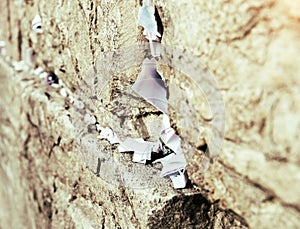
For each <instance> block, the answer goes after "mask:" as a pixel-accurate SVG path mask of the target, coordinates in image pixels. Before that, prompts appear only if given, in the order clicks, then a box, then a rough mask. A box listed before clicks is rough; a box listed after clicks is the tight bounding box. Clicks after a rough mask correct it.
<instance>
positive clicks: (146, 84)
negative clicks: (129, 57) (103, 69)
mask: <svg viewBox="0 0 300 229" xmlns="http://www.w3.org/2000/svg"><path fill="white" fill-rule="evenodd" d="M132 89H133V90H134V91H135V92H136V93H137V94H139V95H140V96H142V97H143V98H144V99H145V100H147V101H148V102H149V103H150V104H152V105H153V106H155V107H156V108H157V109H158V110H160V111H162V112H163V113H165V114H167V113H168V100H167V89H166V86H165V83H164V81H163V80H162V78H161V76H160V75H159V74H158V72H157V71H156V60H155V59H151V60H149V59H147V58H146V59H145V60H144V61H143V65H142V71H141V72H140V74H139V75H138V77H137V79H136V81H135V83H134V84H133V85H132Z"/></svg>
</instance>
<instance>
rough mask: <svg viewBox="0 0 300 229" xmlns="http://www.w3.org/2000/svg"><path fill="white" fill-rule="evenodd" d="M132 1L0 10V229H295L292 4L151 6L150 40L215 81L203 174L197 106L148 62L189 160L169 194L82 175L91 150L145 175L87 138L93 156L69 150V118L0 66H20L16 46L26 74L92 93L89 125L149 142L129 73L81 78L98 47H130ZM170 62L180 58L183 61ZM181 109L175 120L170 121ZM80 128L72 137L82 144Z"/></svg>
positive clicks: (32, 82)
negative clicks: (154, 37) (219, 103)
mask: <svg viewBox="0 0 300 229" xmlns="http://www.w3.org/2000/svg"><path fill="white" fill-rule="evenodd" d="M139 4H140V2H139V1H108V0H102V1H100V0H98V1H97V0H94V1H63V0H62V1H55V2H54V1H9V0H8V1H2V2H0V9H1V10H2V17H1V18H0V24H1V29H0V40H5V41H6V43H7V52H8V56H10V57H12V59H9V58H5V57H1V62H0V63H1V65H0V70H1V71H0V72H1V75H0V77H1V81H2V84H1V90H0V93H1V100H0V105H1V106H0V108H1V116H0V118H1V122H0V123H1V124H0V125H1V132H0V135H1V139H2V143H1V146H0V149H1V158H2V160H1V163H0V165H1V167H0V173H1V174H0V175H1V176H0V177H1V178H0V183H1V185H0V194H1V195H0V205H1V209H0V210H1V211H0V227H4V228H18V227H28V228H35V227H37V228H40V227H42V228H44V227H46V228H48V227H53V228H61V227H67V228H69V227H75V228H88V227H94V228H101V227H107V228H116V227H117V228H118V227H119V228H132V227H137V228H140V227H142V228H144V227H151V228H243V227H251V228H272V227H276V228H297V226H298V225H299V223H300V199H299V197H300V190H299V185H297V184H299V181H300V168H299V166H300V158H299V154H298V153H297V150H298V148H299V144H300V143H299V141H298V139H299V131H298V129H299V124H300V118H299V117H300V116H299V110H300V107H299V102H300V101H299V100H300V97H299V95H298V91H299V79H298V75H299V73H300V68H299V64H298V63H300V43H299V41H298V40H299V37H300V33H299V31H300V30H299V20H300V14H299V12H300V11H299V9H300V1H298V0H297V1H293V2H291V1H287V0H285V1H274V0H270V1H263V0H255V1H251V2H250V1H242V0H232V1H217V0H213V1H196V0H193V1H176V0H169V1H160V0H158V1H156V5H157V9H158V11H159V13H160V17H161V19H162V23H163V27H164V34H163V39H162V42H163V44H166V45H171V46H179V47H181V48H182V49H186V50H189V51H190V52H192V53H193V56H195V57H198V58H199V59H200V60H201V62H202V63H203V64H204V65H205V66H207V67H208V68H209V70H210V71H211V72H212V73H213V75H214V76H215V79H216V80H217V82H218V85H219V88H220V91H221V93H222V94H223V96H224V101H225V108H226V125H225V128H226V129H225V135H224V144H223V146H222V150H221V152H212V153H213V154H217V153H219V154H218V157H217V158H215V160H214V163H213V164H211V165H210V168H209V169H208V170H205V169H203V168H202V167H201V166H202V165H203V163H202V160H203V158H204V157H203V152H202V151H201V150H202V149H203V144H205V142H206V143H208V144H209V143H210V141H211V137H213V136H212V135H211V133H212V132H210V131H211V130H210V126H209V124H210V123H211V120H213V118H214V117H211V113H210V112H209V105H210V104H206V103H205V99H204V98H203V96H202V95H199V93H198V90H197V89H196V85H194V84H193V82H191V81H190V80H189V78H188V77H191V76H186V75H185V74H183V73H181V72H180V70H181V69H180V68H179V69H177V70H178V71H174V70H173V69H170V68H169V67H166V66H160V68H159V70H160V72H161V74H162V75H163V76H164V77H165V79H166V80H167V82H168V83H169V85H170V98H169V100H170V101H171V105H172V107H171V108H170V114H171V118H172V124H173V125H174V128H176V130H177V131H178V133H179V134H180V136H181V138H182V142H183V145H184V148H185V149H186V153H187V154H188V155H189V157H188V159H189V162H190V164H189V167H188V173H189V176H190V178H191V180H192V182H193V184H195V185H197V186H198V187H195V186H194V187H192V185H190V186H189V188H187V189H186V190H173V188H172V186H171V184H170V182H169V181H166V182H164V181H163V180H160V179H157V180H155V179H154V180H155V182H152V183H153V184H154V186H152V187H150V188H147V189H145V188H144V189H138V188H135V187H133V186H132V187H131V186H130V185H127V186H125V187H121V186H118V184H113V182H107V180H109V179H107V178H109V176H110V174H109V171H107V170H105V168H102V170H100V174H95V173H98V172H99V171H97V158H98V157H99V155H98V154H97V153H99V154H101V155H103V157H105V156H107V155H108V156H107V157H108V158H113V160H114V163H115V167H116V168H117V169H118V168H121V169H120V171H121V172H122V173H124V171H127V168H131V169H132V170H133V171H134V172H133V173H135V174H137V175H140V176H141V177H143V176H144V177H147V176H149V172H151V171H152V172H153V171H156V170H155V168H152V167H146V168H143V167H141V166H139V165H134V164H132V163H131V162H130V155H121V154H118V153H117V151H116V149H115V148H114V147H111V146H110V145H109V144H108V143H106V142H105V141H98V142H97V144H96V145H95V144H94V143H93V142H95V140H93V141H92V144H91V145H88V147H95V148H96V149H97V150H95V153H94V154H85V150H84V146H85V145H84V144H83V145H81V146H80V145H78V142H77V141H78V133H77V132H76V131H77V129H78V127H79V129H80V128H81V126H80V122H74V120H77V119H78V117H79V118H80V117H81V116H78V115H77V114H78V113H80V112H81V111H78V110H76V109H75V110H74V107H73V106H72V104H70V102H69V101H68V99H65V98H63V97H61V96H60V95H59V93H58V91H57V90H56V89H53V88H52V87H49V86H46V85H45V83H44V82H43V81H42V80H40V79H38V78H37V77H36V76H33V75H32V74H31V73H30V72H29V71H24V72H22V73H17V72H15V71H14V70H13V68H12V67H11V63H12V62H13V60H14V61H16V60H22V59H23V60H25V61H26V62H28V58H27V53H28V49H29V50H33V51H34V52H35V58H34V59H35V64H33V65H32V64H31V67H36V66H41V67H43V68H45V69H47V70H52V71H54V72H55V73H56V74H57V75H58V76H59V78H60V79H61V80H62V81H63V83H64V84H65V86H66V89H67V91H68V92H69V93H70V94H71V95H72V96H73V97H75V98H76V97H77V96H80V95H81V96H82V94H83V93H85V95H86V98H89V97H88V96H92V95H94V94H95V92H96V94H97V96H99V97H100V98H101V99H102V100H99V98H98V100H97V101H96V102H94V103H93V102H88V101H89V100H86V101H85V102H86V103H88V106H87V107H86V110H85V111H88V112H91V113H93V114H95V115H96V116H97V119H98V121H99V122H101V125H105V126H111V127H112V128H113V129H114V130H116V132H117V133H118V134H119V135H120V136H121V137H122V138H125V137H126V136H129V135H130V136H132V137H144V138H146V139H150V140H155V137H156V136H155V133H157V130H158V129H159V128H160V126H159V124H158V123H159V121H160V119H161V114H160V113H159V112H157V111H156V110H155V109H154V108H153V107H151V106H149V105H148V104H147V103H145V102H143V101H141V100H139V99H138V98H135V97H130V96H129V95H130V91H127V90H129V86H130V85H131V84H132V83H133V82H134V80H135V78H136V75H137V74H138V72H139V70H140V68H139V67H132V68H131V69H127V70H124V71H122V72H121V73H119V74H111V75H110V74H109V72H105V74H104V76H103V79H104V81H101V82H97V83H96V84H95V91H92V89H91V87H90V85H91V82H89V80H90V79H91V78H93V77H91V76H94V75H95V76H97V75H99V72H101V66H99V65H98V62H97V61H98V60H100V59H101V58H103V57H105V55H106V53H108V52H110V51H116V50H118V49H119V48H121V47H124V46H127V47H128V46H130V45H134V44H136V43H138V42H140V41H141V40H142V39H143V38H142V36H141V30H140V29H139V28H138V26H137V19H136V18H137V12H138V6H139ZM36 14H40V15H41V17H42V20H43V29H44V33H43V34H35V33H34V31H32V30H31V21H32V19H33V17H34V16H35V15H36ZM106 58H107V56H106ZM4 59H6V61H4ZM107 59H109V58H107ZM115 60H116V61H115V62H114V63H105V64H106V65H109V64H111V65H112V66H113V67H115V66H118V63H117V62H118V60H120V59H119V58H118V56H116V58H115ZM181 60H182V61H183V64H184V63H186V65H189V64H190V60H189V56H187V57H185V58H181ZM171 61H174V64H175V63H177V62H176V60H175V59H174V60H173V59H172V60H171ZM28 64H30V63H28ZM94 65H95V68H93V66H94ZM113 67H112V68H113ZM200 68H202V66H201V67H200V66H199V70H201V69H200ZM100 79H101V78H100ZM93 83H94V82H92V84H93ZM172 85H173V86H172ZM172 90H173V91H172ZM82 92H83V93H82ZM183 98H186V99H184V100H183ZM128 101H130V106H129V105H128ZM176 101H181V102H180V103H179V102H176ZM187 108H188V109H193V111H194V112H189V113H188V112H186V111H187ZM124 111H126V112H125V113H124ZM187 113H188V114H187ZM185 115H188V122H187V123H185V122H182V117H183V116H185ZM124 117H125V119H124ZM123 119H124V121H122V120H123ZM79 121H80V120H79ZM78 123H79V124H78ZM74 125H75V126H74ZM200 126H201V127H202V128H200ZM74 127H75V129H74ZM187 127H192V128H191V129H187ZM203 129H204V130H203ZM74 130H75V131H74ZM201 131H203V132H201ZM80 134H82V133H80ZM84 134H85V135H79V136H81V137H82V136H84V137H86V138H87V139H88V140H89V139H90V138H91V139H95V135H93V134H91V135H86V133H84ZM87 142H90V141H87ZM82 147H83V148H82ZM106 159H107V158H106ZM85 162H87V165H88V166H86V164H85ZM87 167H89V169H88V168H87ZM103 169H104V171H103ZM204 170H205V172H204ZM115 171H116V170H113V172H115ZM103 174H104V175H103ZM97 175H98V176H97ZM154 175H155V176H158V175H157V174H154ZM103 176H104V177H103ZM112 176H113V177H114V175H112Z"/></svg>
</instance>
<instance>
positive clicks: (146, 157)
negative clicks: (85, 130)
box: [98, 0, 187, 188]
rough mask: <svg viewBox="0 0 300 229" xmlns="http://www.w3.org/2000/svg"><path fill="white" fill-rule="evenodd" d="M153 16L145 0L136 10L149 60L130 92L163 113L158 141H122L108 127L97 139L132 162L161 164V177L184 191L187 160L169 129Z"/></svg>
mask: <svg viewBox="0 0 300 229" xmlns="http://www.w3.org/2000/svg"><path fill="white" fill-rule="evenodd" d="M154 12H155V6H154V2H153V0H152V1H151V0H144V1H143V5H142V6H141V7H140V10H139V19H138V23H139V25H141V26H142V27H143V28H144V33H143V34H144V35H146V38H147V39H148V40H149V45H150V50H151V54H152V58H151V59H148V58H146V59H145V60H144V61H143V63H142V70H141V72H140V73H139V75H138V76H137V79H136V81H135V83H134V84H133V85H132V87H131V88H132V90H133V91H134V92H135V93H137V94H138V95H139V96H141V97H142V98H144V99H145V100H146V101H147V102H148V103H149V104H151V105H153V106H154V107H155V108H157V109H158V110H159V111H161V112H162V113H163V120H162V128H161V131H160V133H157V134H158V135H159V139H160V140H159V141H158V142H149V141H145V140H144V139H142V138H127V139H125V140H124V141H121V140H119V138H118V137H117V135H116V134H115V133H114V131H113V130H112V129H110V128H108V127H106V128H103V127H98V130H99V131H101V132H100V135H99V138H100V139H107V140H108V141H109V142H110V143H111V144H119V146H118V150H119V152H121V153H123V152H133V157H132V161H133V162H136V163H142V164H146V163H147V162H149V163H161V164H162V165H163V168H162V171H161V177H165V178H167V177H169V178H171V180H172V182H173V186H174V188H184V187H185V186H186V183H187V174H186V159H185V157H184V153H183V150H182V148H181V142H180V141H181V140H180V137H179V136H178V135H177V134H176V132H175V130H174V129H173V128H172V127H171V125H170V119H169V116H168V99H167V86H166V84H165V82H164V80H163V79H162V77H161V75H160V74H159V73H158V72H157V68H156V66H157V61H156V59H155V57H158V56H160V47H159V46H160V43H159V42H153V40H157V36H158V37H160V36H161V35H160V34H159V33H158V31H157V23H156V20H155V16H154ZM152 157H153V158H155V160H154V159H153V158H152Z"/></svg>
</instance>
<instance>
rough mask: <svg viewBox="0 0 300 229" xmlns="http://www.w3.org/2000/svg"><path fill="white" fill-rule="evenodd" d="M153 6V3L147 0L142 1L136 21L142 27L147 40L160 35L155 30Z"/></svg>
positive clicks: (154, 38)
mask: <svg viewBox="0 0 300 229" xmlns="http://www.w3.org/2000/svg"><path fill="white" fill-rule="evenodd" d="M154 13H155V8H154V5H152V4H149V1H143V6H141V7H140V9H139V16H138V23H139V25H141V26H143V28H144V33H143V34H144V35H146V38H147V39H148V40H149V41H153V40H156V39H157V37H161V35H160V33H159V32H158V31H157V22H156V20H155V16H154Z"/></svg>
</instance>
